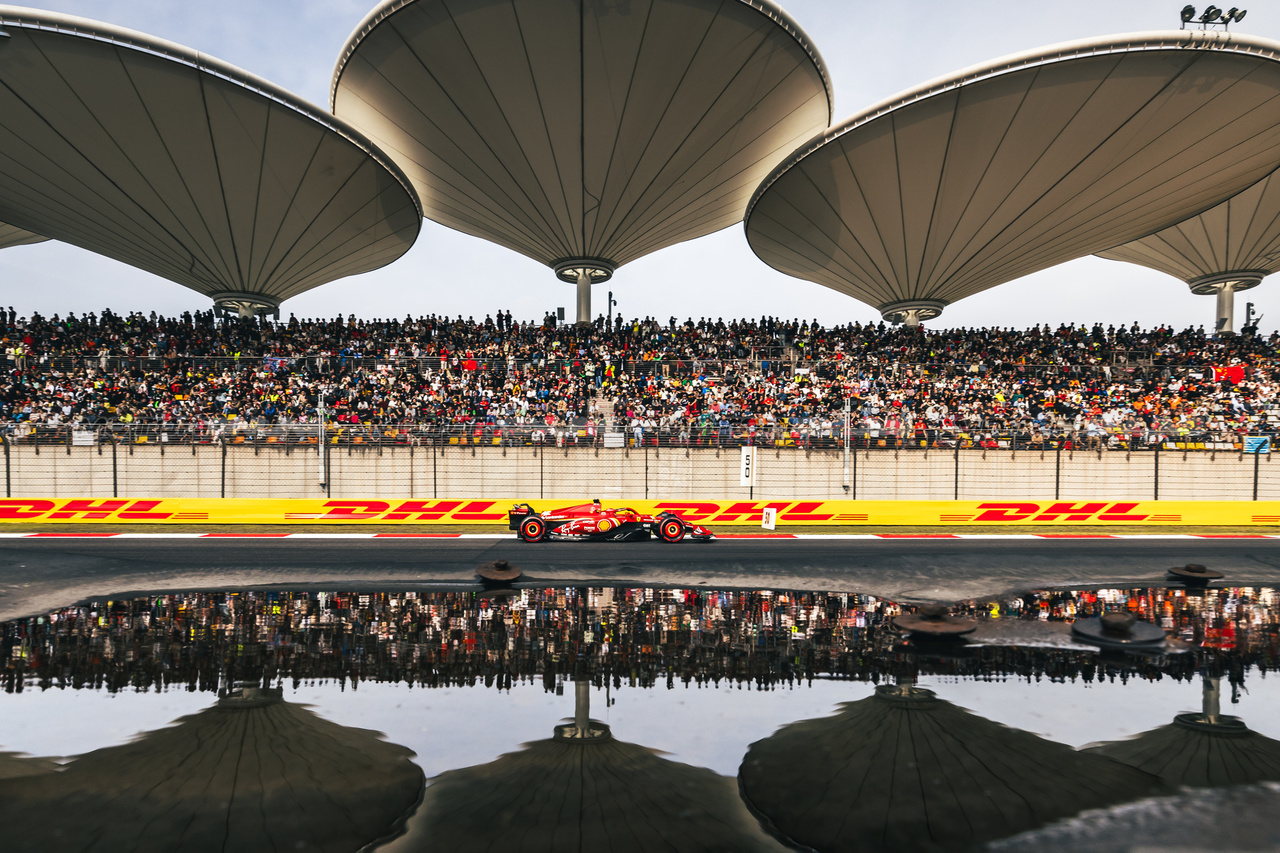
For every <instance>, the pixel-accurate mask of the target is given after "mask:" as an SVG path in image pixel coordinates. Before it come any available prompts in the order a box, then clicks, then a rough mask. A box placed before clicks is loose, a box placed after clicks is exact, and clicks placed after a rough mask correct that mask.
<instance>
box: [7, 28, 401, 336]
mask: <svg viewBox="0 0 1280 853" xmlns="http://www.w3.org/2000/svg"><path fill="white" fill-rule="evenodd" d="M0 29H2V30H3V31H4V32H5V33H7V34H8V37H7V38H0V115H3V116H4V120H3V122H2V123H0V181H3V186H4V191H3V192H0V220H3V221H5V222H8V223H9V224H11V225H14V226H17V227H19V228H25V229H27V230H29V231H33V232H35V233H37V234H43V235H45V236H47V237H50V238H53V239H56V240H62V241H64V242H67V243H71V244H72V245H75V246H79V247H81V248H84V249H89V250H90V251H93V252H97V253H99V254H103V255H106V256H108V257H111V258H114V259H116V260H118V261H122V262H124V263H127V264H130V265H132V266H134V267H137V268H139V269H143V270H146V271H147V272H150V273H154V274H155V275H159V276H163V277H164V278H167V279H169V280H170V281H175V282H177V283H179V284H182V285H185V286H186V287H189V288H191V289H193V290H196V291H198V292H200V293H203V294H205V295H207V296H210V297H212V298H214V300H215V301H216V302H217V303H218V304H220V305H223V306H226V307H235V308H236V309H237V310H240V311H242V312H245V311H250V310H265V309H270V308H274V307H278V305H279V303H280V300H282V299H286V298H288V297H290V296H293V295H296V294H298V293H301V292H303V291H305V290H308V289H310V288H313V287H317V286H319V285H321V284H324V283H325V282H329V281H334V280H335V279H338V278H342V277H343V276H348V275H354V274H356V273H361V272H367V271H369V270H373V269H377V268H379V267H381V266H384V265H386V264H388V263H390V262H391V261H393V260H395V259H396V258H398V257H400V256H401V255H402V254H404V253H405V252H406V251H408V249H409V247H410V246H411V245H412V244H413V242H414V240H415V239H416V238H417V235H418V231H419V229H420V228H421V225H422V222H421V218H420V217H421V210H420V208H419V206H418V204H417V197H416V195H415V193H414V191H413V189H412V187H411V185H410V184H409V182H408V179H407V178H405V177H404V176H403V175H402V174H401V173H400V171H399V169H398V168H397V167H396V166H395V165H394V164H393V163H392V161H391V160H390V159H388V158H387V157H386V156H385V155H383V154H382V153H381V152H379V151H378V150H377V149H376V148H374V147H373V145H371V144H370V143H369V141H368V140H366V139H364V138H363V137H362V136H361V135H360V134H359V133H357V132H356V131H355V130H354V129H352V128H351V127H350V126H348V125H346V124H345V123H343V122H341V121H340V120H338V119H336V118H334V117H333V116H332V115H330V114H329V113H326V112H325V111H323V110H321V109H319V108H318V107H315V106H313V105H311V104H308V103H306V102H305V101H303V100H301V99H299V98H298V97H296V96H295V95H292V94H291V93H289V92H286V91H284V90H283V89H280V88H279V87H277V86H275V85H273V84H271V83H268V82H267V81H265V80H262V79H260V78H257V77H254V76H253V75H251V74H249V73H247V72H245V71H242V70H240V69H238V68H235V67H233V66H231V65H227V64H225V63H222V62H219V61H218V60H216V59H213V58H212V57H209V56H206V55H205V54H202V53H198V52H196V51H194V50H191V49H189V48H185V47H182V46H180V45H176V44H172V43H170V42H166V41H163V40H160V39H157V38H154V37H151V36H147V35H144V34H142V33H137V32H133V31H131V30H124V29H120V28H118V27H113V26H110V25H108V24H103V23H99V22H97V21H89V20H86V19H83V18H76V17H72V16H69V15H59V14H56V13H53V12H45V11H40V10H34V9H26V8H21V7H15V6H0Z"/></svg>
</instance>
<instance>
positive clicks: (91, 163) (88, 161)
mask: <svg viewBox="0 0 1280 853" xmlns="http://www.w3.org/2000/svg"><path fill="white" fill-rule="evenodd" d="M31 46H32V48H33V49H35V51H36V52H37V53H39V54H40V56H41V58H42V59H43V60H44V61H45V62H46V63H47V64H48V66H49V69H50V71H52V72H53V74H54V75H55V76H56V77H57V78H58V80H59V81H61V83H62V84H63V86H65V87H66V89H67V91H68V92H70V93H71V96H72V97H73V98H74V99H75V100H76V102H77V103H79V104H80V106H81V107H82V108H83V109H84V110H85V111H86V112H87V113H88V114H89V115H91V116H92V115H93V113H92V111H90V110H89V109H88V107H87V106H86V105H85V103H84V101H83V99H82V98H81V97H80V95H79V93H78V92H76V89H75V87H74V86H72V85H71V83H70V82H69V81H67V79H66V78H65V77H64V76H63V74H62V72H61V71H60V70H59V69H58V66H57V65H56V64H55V63H54V62H53V61H52V60H51V59H50V58H49V57H48V55H47V54H46V53H45V51H44V50H43V49H42V48H41V47H40V45H39V44H36V43H35V41H34V40H32V42H31ZM0 85H3V86H4V87H5V88H6V89H7V90H8V91H9V93H10V94H11V95H13V97H14V98H16V99H17V100H18V101H20V102H21V103H22V105H23V106H24V107H26V108H27V110H28V111H29V112H30V113H31V115H32V116H34V117H35V118H36V119H37V120H39V121H40V122H41V123H42V124H44V126H45V127H47V128H48V129H49V131H50V132H52V133H53V134H54V135H55V136H57V137H58V139H60V140H61V141H62V142H63V143H64V144H65V145H66V146H67V147H68V148H69V149H71V150H72V151H74V152H75V153H76V154H77V155H78V156H79V157H80V159H81V160H82V162H83V163H84V164H85V165H86V166H88V167H89V168H90V169H91V170H93V171H94V172H95V173H97V174H98V176H99V177H101V178H102V179H103V180H104V181H106V183H107V184H108V185H110V186H111V187H112V188H113V189H115V190H116V191H117V192H118V193H119V195H120V198H122V199H125V200H127V201H129V202H130V203H131V204H132V206H133V208H134V210H135V212H137V213H142V214H143V215H144V217H145V218H146V219H147V220H148V221H150V222H151V223H153V224H154V225H155V226H156V227H157V228H159V229H160V231H161V232H163V233H164V234H166V235H167V236H169V237H170V238H171V239H173V240H174V242H175V243H176V244H177V245H179V246H181V245H182V241H181V240H180V239H179V238H177V237H176V236H175V235H174V234H172V233H171V232H170V231H169V230H168V228H166V227H165V226H164V225H163V224H161V223H160V222H159V221H157V220H156V219H155V217H154V216H153V215H152V214H151V212H150V211H149V210H147V209H146V208H145V207H144V206H143V205H141V204H139V203H138V202H137V201H136V200H135V199H134V198H133V197H132V196H131V195H130V194H129V193H127V192H125V190H124V188H123V187H122V186H120V184H119V183H118V182H117V181H116V180H115V179H114V178H113V177H111V176H110V175H108V174H107V173H106V172H105V171H104V170H103V168H102V167H101V166H100V165H98V163H97V161H96V160H95V159H94V158H92V157H90V156H89V155H88V154H86V153H85V152H84V150H83V149H82V148H81V147H80V146H79V145H77V144H76V143H75V142H73V141H72V140H71V139H70V138H69V137H68V136H66V135H65V134H64V133H63V132H62V131H60V130H58V129H57V128H56V127H54V126H53V124H52V123H51V122H50V121H49V120H48V119H46V118H45V117H44V116H43V115H42V114H41V112H40V111H39V110H37V109H36V108H35V107H34V106H32V104H31V102H30V101H28V100H27V98H26V97H24V96H23V95H21V94H19V93H18V91H17V90H16V89H14V88H13V87H12V86H10V85H8V84H7V83H5V82H4V81H3V80H0ZM94 121H95V123H96V124H98V127H99V129H100V130H102V131H103V133H104V134H106V135H107V137H108V138H109V139H110V138H111V134H110V133H108V132H107V131H106V129H105V128H103V127H102V126H101V123H100V122H98V121H97V118H96V116H95V117H94ZM31 150H32V152H33V153H34V154H36V155H37V156H39V157H42V158H43V159H45V160H47V161H48V162H49V165H50V167H51V169H52V170H53V171H54V172H57V173H59V174H64V175H66V176H67V177H71V176H70V174H69V173H68V172H67V170H66V169H65V167H61V166H60V165H59V164H58V163H56V162H54V161H53V160H52V159H50V158H49V156H48V155H47V154H46V153H45V152H43V151H40V150H39V149H36V148H34V147H33V148H31ZM117 151H118V153H119V154H120V155H121V156H122V157H125V159H126V160H127V159H128V157H127V155H125V152H124V151H123V150H120V149H119V148H118V147H117ZM84 189H87V190H89V191H90V192H92V193H93V194H94V195H95V196H97V197H98V198H100V199H101V200H102V201H103V202H104V203H106V204H108V205H109V206H110V207H111V208H113V209H114V210H116V211H117V212H118V213H119V214H120V216H121V217H123V218H124V219H126V220H127V221H129V222H132V223H133V224H135V225H137V226H139V227H140V228H141V229H142V231H141V232H140V233H143V234H148V235H150V233H151V229H148V228H146V227H145V225H144V223H143V222H142V221H140V220H138V219H137V218H136V217H135V216H133V215H131V214H129V213H126V212H125V210H124V209H123V208H122V207H120V206H119V205H118V204H116V203H114V202H111V201H108V199H107V198H106V196H104V195H103V194H102V193H100V192H98V191H97V190H92V189H90V188H89V187H87V186H85V187H84Z"/></svg>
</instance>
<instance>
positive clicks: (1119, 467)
mask: <svg viewBox="0 0 1280 853" xmlns="http://www.w3.org/2000/svg"><path fill="white" fill-rule="evenodd" d="M538 433H541V435H539V434H538ZM744 448H750V451H751V453H752V454H753V461H752V467H753V468H754V473H753V475H752V478H751V480H749V481H744V480H743V476H742V462H743V458H742V457H743V452H744ZM3 450H4V489H5V496H6V497H108V496H124V497H192V498H195V497H199V498H217V497H223V498H325V497H328V498H356V497H363V498H373V497H377V498H390V499H398V498H399V499H411V500H412V499H437V498H521V499H529V500H533V499H537V500H558V499H570V498H582V497H599V498H601V499H602V500H609V499H628V498H630V499H641V498H648V499H664V500H677V499H697V498H705V499H717V500H724V499H738V498H741V499H744V500H770V499H778V500H803V499H810V498H812V499H815V500H826V499H836V498H851V499H863V500H1018V499H1025V500H1049V499H1054V500H1077V501H1097V500H1152V499H1163V500H1280V467H1277V466H1274V465H1273V464H1272V454H1270V453H1269V452H1268V451H1269V450H1270V437H1269V436H1233V437H1228V438H1226V439H1225V440H1213V438H1212V437H1209V436H1192V435H1184V436H1161V435H1157V434H1149V435H1144V436H1141V437H1139V438H1138V439H1137V440H1131V439H1130V438H1126V439H1124V440H1123V441H1122V442H1115V443H1107V444H1103V443H1101V442H1091V441H1090V440H1089V439H1082V438H1081V437H1080V436H1078V435H1065V436H1058V437H1043V436H1041V437H1033V438H1028V437H1022V436H1016V435H1010V436H1001V435H991V436H987V437H981V436H976V435H972V434H968V433H964V432H963V431H957V432H954V433H946V432H941V431H940V432H939V433H938V434H937V435H936V436H934V437H932V438H930V437H928V436H923V437H919V438H917V437H916V436H915V435H914V434H913V435H911V436H909V437H908V436H883V435H870V434H857V433H854V432H851V433H850V434H849V440H848V441H846V440H845V437H844V435H843V434H842V433H841V432H840V431H839V430H833V432H832V434H831V435H822V434H818V435H816V436H815V435H813V434H809V435H807V436H801V435H799V434H798V433H797V434H796V435H794V436H793V435H791V434H790V433H788V434H786V435H782V436H778V437H774V436H773V435H772V434H769V435H757V436H751V435H746V436H742V435H733V434H730V435H728V436H721V435H720V434H719V432H715V433H713V434H707V435H697V436H688V437H685V438H681V437H680V434H679V433H675V434H674V436H673V434H672V433H670V432H668V433H666V434H663V433H654V434H646V433H645V432H644V431H643V430H642V431H641V433H640V434H639V435H636V434H635V433H634V432H632V431H630V430H627V431H623V430H614V429H608V428H601V429H599V430H594V429H593V428H589V427H583V428H581V429H579V428H576V427H574V428H571V429H567V430H563V429H562V430H558V431H555V432H552V431H550V430H549V429H548V428H546V427H541V428H539V427H536V426H531V425H525V426H521V427H517V428H514V429H508V430H503V429H501V428H498V427H495V426H493V425H488V426H466V427H463V426H459V425H453V426H449V427H423V426H416V425H413V426H411V425H404V426H401V425H377V426H359V427H355V428H350V427H341V428H339V427H332V428H330V429H329V430H327V431H326V433H325V438H324V441H323V442H321V441H320V438H319V431H318V428H317V427H316V426H315V425H305V424H295V425H275V426H269V427H255V428H245V429H241V430H236V429H235V428H234V427H231V428H228V427H227V426H226V425H215V426H212V427H211V426H210V425H209V424H181V425H173V424H170V425H168V426H162V425H147V426H140V425H114V426H108V427H103V428H101V429H98V430H77V429H73V428H51V429H46V430H36V431H32V432H28V433H26V434H21V435H17V434H15V435H8V436H5V437H4V441H3Z"/></svg>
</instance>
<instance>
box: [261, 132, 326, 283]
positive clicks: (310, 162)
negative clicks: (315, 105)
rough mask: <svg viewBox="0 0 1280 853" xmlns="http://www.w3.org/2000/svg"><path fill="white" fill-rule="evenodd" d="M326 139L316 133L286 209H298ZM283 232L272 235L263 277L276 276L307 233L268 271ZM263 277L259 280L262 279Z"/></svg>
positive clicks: (266, 144)
mask: <svg viewBox="0 0 1280 853" xmlns="http://www.w3.org/2000/svg"><path fill="white" fill-rule="evenodd" d="M324 140H325V135H324V134H323V133H318V134H316V144H315V146H314V147H313V148H312V149H311V153H310V154H308V155H307V165H306V168H304V169H303V170H302V174H301V176H300V178H299V180H298V182H297V184H296V185H295V186H294V188H293V193H292V194H291V195H290V196H289V204H288V205H287V206H286V207H285V210H286V211H292V210H296V209H297V207H298V194H299V193H301V192H302V189H303V187H305V186H306V176H307V175H309V174H311V170H312V168H313V167H314V166H315V164H316V158H317V157H319V156H320V149H321V148H323V147H324ZM270 142H271V140H270V137H268V138H266V139H264V140H263V142H262V147H263V150H264V151H265V150H266V148H267V146H268V145H270ZM288 218H289V215H288V213H286V214H285V215H284V217H282V219H281V225H283V224H284V223H285V222H287V221H288ZM313 221H314V220H313ZM283 233H284V228H283V227H281V228H277V229H275V233H274V234H272V235H271V242H270V243H269V244H268V245H267V251H266V253H265V254H264V255H263V256H262V272H263V275H262V278H265V279H274V278H275V275H276V270H277V269H279V266H280V264H282V263H284V261H285V259H286V258H288V257H289V253H290V252H291V251H293V247H294V246H296V245H297V241H298V240H300V239H301V238H302V234H304V233H306V229H305V228H304V229H302V230H301V231H300V232H299V235H298V237H297V238H296V239H295V240H294V242H293V243H292V244H291V245H290V247H289V248H288V249H285V250H284V251H282V252H281V253H280V255H279V259H278V260H277V261H276V263H275V266H274V267H272V269H271V271H270V272H268V271H267V269H266V265H267V263H268V262H269V261H270V259H271V257H272V256H273V255H275V254H276V242H277V241H278V240H279V239H280V235H281V234H283ZM262 278H260V279H258V280H259V281H261V280H262Z"/></svg>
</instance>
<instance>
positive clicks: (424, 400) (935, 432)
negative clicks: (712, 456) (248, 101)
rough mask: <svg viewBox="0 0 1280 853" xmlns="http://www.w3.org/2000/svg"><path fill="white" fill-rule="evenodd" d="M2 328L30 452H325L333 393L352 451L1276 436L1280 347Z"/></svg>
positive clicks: (905, 333)
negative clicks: (186, 447)
mask: <svg viewBox="0 0 1280 853" xmlns="http://www.w3.org/2000/svg"><path fill="white" fill-rule="evenodd" d="M0 314H3V323H0V326H2V327H3V328H2V331H3V344H4V347H5V355H6V358H7V362H8V363H7V371H6V378H5V380H4V383H3V387H2V388H0V418H3V424H4V430H5V432H6V433H7V436H8V440H9V441H11V442H16V443H55V444H65V443H69V442H70V441H71V440H72V436H76V437H77V438H76V440H77V441H78V442H84V441H86V440H87V441H88V442H89V443H93V442H97V441H111V440H119V439H120V438H124V439H125V440H133V439H135V438H137V437H139V436H141V437H143V439H144V440H145V437H146V436H150V437H151V438H150V440H151V441H161V440H163V441H167V442H173V443H182V442H200V443H219V442H229V441H235V442H237V443H245V442H250V443H252V442H254V441H264V442H265V441H268V440H270V441H271V443H282V442H293V443H311V444H314V443H315V442H316V440H317V436H318V432H317V426H316V425H317V423H318V419H319V418H320V415H319V414H318V412H319V406H320V405H321V400H322V395H323V398H324V401H325V403H324V410H323V412H324V413H323V417H324V420H325V422H326V425H327V429H328V430H329V432H330V434H331V437H332V438H333V439H334V440H336V441H339V442H343V443H345V442H351V441H356V440H357V439H359V441H360V443H366V442H376V443H402V444H403V443H417V444H437V443H446V444H447V443H453V444H457V443H459V441H461V442H462V443H469V442H470V441H471V440H472V438H476V437H479V438H481V439H483V443H486V444H490V443H492V444H497V445H500V446H512V445H527V444H542V443H547V444H561V445H563V444H564V443H566V442H568V443H570V444H575V445H581V444H586V445H588V446H607V445H606V444H605V441H606V436H608V435H610V434H612V435H619V434H621V435H622V436H624V437H625V443H626V444H628V445H630V446H639V445H643V444H653V445H659V446H666V445H678V446H689V445H692V446H698V445H704V446H710V445H714V446H731V445H743V444H757V445H771V446H780V447H799V448H814V447H837V446H843V444H844V442H845V436H846V433H847V435H848V440H849V443H850V444H851V445H852V446H853V447H863V448H894V447H901V446H904V445H905V446H913V447H921V446H924V447H952V446H957V445H959V446H966V447H967V446H977V447H991V448H995V447H1014V448H1017V447H1033V448H1034V447H1040V448H1043V447H1055V448H1056V447H1059V446H1065V447H1068V448H1071V447H1075V446H1087V447H1091V448H1099V449H1101V448H1111V449H1122V450H1133V449H1145V448H1149V447H1150V446H1151V445H1153V444H1155V443H1156V442H1157V441H1158V437H1160V436H1164V437H1166V438H1168V439H1172V440H1176V441H1180V442H1195V443H1198V444H1200V445H1202V446H1205V447H1207V448H1208V449H1215V448H1216V449H1232V448H1237V447H1238V446H1239V445H1240V443H1241V441H1242V439H1243V437H1244V436H1246V435H1263V434H1268V435H1269V434H1271V433H1272V432H1274V431H1275V430H1276V428H1277V425H1278V424H1280V402H1277V399H1276V395H1277V390H1278V389H1280V386H1278V385H1277V382H1278V381H1280V375H1278V374H1277V367H1278V366H1280V364H1278V363H1277V357H1276V346H1277V343H1278V342H1280V336H1278V334H1277V333H1273V334H1272V335H1271V336H1270V337H1266V338H1264V337H1261V336H1258V335H1240V336H1230V335H1223V336H1211V335H1207V334H1206V333H1205V332H1204V331H1203V329H1187V330H1183V331H1181V332H1175V331H1173V330H1172V329H1168V328H1164V327H1160V328H1155V329H1140V328H1137V326H1136V325H1134V326H1131V327H1128V328H1126V327H1124V326H1121V327H1119V328H1115V327H1109V328H1106V329H1104V328H1103V327H1102V326H1101V325H1096V326H1094V327H1093V328H1092V329H1086V328H1083V327H1066V326H1063V327H1059V328H1058V329H1050V328H1048V327H1047V326H1043V327H1041V326H1037V327H1033V328H1031V329H1027V330H1020V331H1015V330H1012V329H994V328H993V329H957V330H940V331H932V330H930V331H923V330H920V329H908V328H895V327H889V326H886V325H885V324H883V323H880V324H868V325H865V326H863V325H859V324H857V323H854V324H850V325H847V326H838V327H831V328H828V327H824V326H822V325H820V324H819V323H818V322H817V321H816V320H815V321H812V322H810V321H803V322H802V321H798V320H792V321H781V320H778V319H776V318H761V319H760V320H732V321H730V322H728V323H726V322H724V321H723V320H715V321H711V320H708V319H705V318H704V319H702V320H699V321H698V322H694V321H693V320H692V319H687V320H685V321H683V322H681V321H678V320H676V319H675V318H674V317H673V318H669V319H668V320H667V321H666V322H660V321H658V320H656V319H653V318H645V319H643V320H641V319H635V320H632V321H630V322H623V321H622V320H621V318H620V317H619V318H616V319H615V321H614V322H613V323H612V324H606V323H605V322H604V321H603V320H599V321H597V324H596V325H594V326H591V327H586V328H584V327H579V326H574V325H565V324H557V323H556V322H555V321H554V319H553V318H546V319H544V321H543V322H541V323H538V322H518V321H515V320H514V319H511V315H510V313H509V312H507V313H502V312H500V313H499V319H497V320H494V319H493V318H492V317H486V318H485V319H484V320H481V321H475V320H471V319H468V320H463V319H462V318H457V319H449V318H444V317H437V316H430V317H420V318H417V319H414V318H410V317H406V318H405V319H404V320H373V321H363V320H357V319H355V318H354V317H349V318H346V319H344V318H341V317H337V318H334V319H333V320H298V319H297V318H296V317H291V318H290V319H289V320H287V321H283V322H272V321H270V320H267V319H261V318H260V319H244V318H241V319H238V320H221V319H217V318H215V316H214V314H213V312H212V311H209V312H197V313H196V314H194V315H193V314H183V315H182V316H181V317H173V318H169V317H159V316H156V315H154V314H152V315H151V316H143V315H141V314H132V315H129V316H120V315H117V314H114V313H112V312H111V311H110V310H104V311H103V312H102V313H101V314H100V315H98V314H93V313H89V314H85V315H81V316H76V315H74V314H69V315H68V316H66V317H60V316H56V315H55V316H53V317H49V318H45V317H41V316H40V315H38V314H33V315H32V316H31V317H29V318H28V317H19V316H17V314H16V312H15V311H13V310H10V311H9V312H0ZM846 405H847V410H848V411H847V421H846ZM162 434H163V439H162V438H161V435H162ZM85 436H89V438H87V439H86V438H84V437H85Z"/></svg>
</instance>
